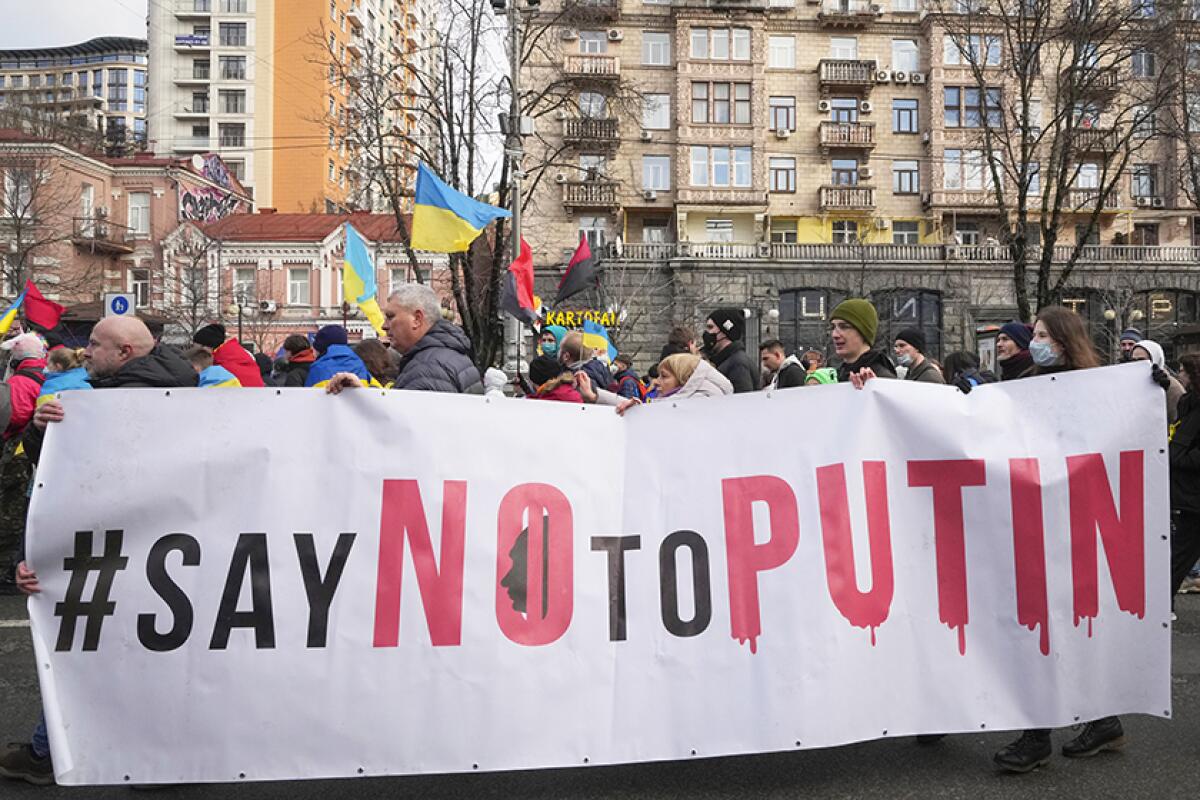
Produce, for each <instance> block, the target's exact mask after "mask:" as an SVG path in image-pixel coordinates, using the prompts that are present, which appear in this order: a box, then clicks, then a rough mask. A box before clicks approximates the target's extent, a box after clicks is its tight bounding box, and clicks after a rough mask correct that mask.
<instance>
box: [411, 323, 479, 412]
mask: <svg viewBox="0 0 1200 800" xmlns="http://www.w3.org/2000/svg"><path fill="white" fill-rule="evenodd" d="M470 352H471V342H470V340H468V339H467V335H466V334H465V333H463V330H462V328H460V327H458V326H457V325H451V324H450V323H449V322H447V321H446V320H444V319H439V320H438V321H437V322H435V323H433V327H432V328H430V329H429V330H428V331H426V332H425V335H424V336H422V337H421V339H420V340H419V341H418V342H417V343H416V344H414V345H413V346H412V347H411V348H410V349H409V351H408V352H407V353H405V354H404V358H403V359H402V360H401V361H400V374H399V375H397V376H396V382H395V383H394V384H393V387H394V388H396V389H412V390H415V391H421V392H457V393H463V392H470V393H472V394H480V393H482V391H483V382H482V380H480V377H479V369H478V368H477V367H476V366H475V364H474V362H472V361H471V357H470V355H468V354H469V353H470Z"/></svg>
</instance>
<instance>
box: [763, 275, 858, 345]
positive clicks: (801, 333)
mask: <svg viewBox="0 0 1200 800" xmlns="http://www.w3.org/2000/svg"><path fill="white" fill-rule="evenodd" d="M845 299H846V293H845V292H839V291H836V290H834V289H784V290H782V291H780V292H779V340H780V341H781V342H783V345H784V347H786V348H787V351H788V352H789V353H803V352H804V351H805V350H819V351H821V352H822V353H825V354H826V355H827V356H828V355H830V353H829V312H831V311H833V308H834V306H836V305H837V304H838V303H840V302H842V301H843V300H845Z"/></svg>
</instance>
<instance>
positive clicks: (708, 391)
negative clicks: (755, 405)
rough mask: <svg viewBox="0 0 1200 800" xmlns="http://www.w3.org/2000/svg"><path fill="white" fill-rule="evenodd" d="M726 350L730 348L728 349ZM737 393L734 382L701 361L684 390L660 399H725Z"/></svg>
mask: <svg viewBox="0 0 1200 800" xmlns="http://www.w3.org/2000/svg"><path fill="white" fill-rule="evenodd" d="M725 349H726V350H728V349H730V348H728V347H726V348H725ZM742 352H743V353H744V352H745V351H744V350H743V351H742ZM736 391H737V389H735V388H734V386H733V381H731V380H729V378H727V377H725V376H724V375H722V374H721V372H720V370H718V369H717V368H716V367H714V366H713V365H712V364H709V363H708V362H707V361H704V360H703V359H701V361H700V363H699V364H697V365H696V371H695V372H693V373H692V377H690V378H688V380H687V383H685V384H684V385H683V388H681V389H680V390H679V391H678V392H674V393H672V394H669V395H667V396H666V397H662V398H659V399H660V401H661V400H668V399H669V400H690V399H692V398H694V397H723V396H724V395H727V394H733V393H734V392H736Z"/></svg>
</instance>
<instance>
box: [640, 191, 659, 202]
mask: <svg viewBox="0 0 1200 800" xmlns="http://www.w3.org/2000/svg"><path fill="white" fill-rule="evenodd" d="M642 199H643V200H650V201H654V200H657V199H658V192H656V191H655V190H653V189H643V190H642Z"/></svg>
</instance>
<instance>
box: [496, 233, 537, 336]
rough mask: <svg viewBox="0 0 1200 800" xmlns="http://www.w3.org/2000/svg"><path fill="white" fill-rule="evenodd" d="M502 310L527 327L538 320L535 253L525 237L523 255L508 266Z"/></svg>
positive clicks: (501, 303)
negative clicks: (534, 277) (534, 278)
mask: <svg viewBox="0 0 1200 800" xmlns="http://www.w3.org/2000/svg"><path fill="white" fill-rule="evenodd" d="M500 309H501V310H502V311H506V312H508V313H509V314H511V315H512V316H514V317H516V318H517V319H518V320H520V321H521V322H524V323H525V324H526V325H532V324H533V323H534V322H535V321H536V320H537V318H538V317H537V309H536V308H534V303H533V251H532V250H531V249H530V248H529V243H528V242H526V241H525V237H524V236H522V237H521V254H520V255H519V256H517V260H516V261H514V262H512V263H511V264H509V265H508V274H507V275H505V276H504V288H503V289H502V290H501V292H500Z"/></svg>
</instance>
